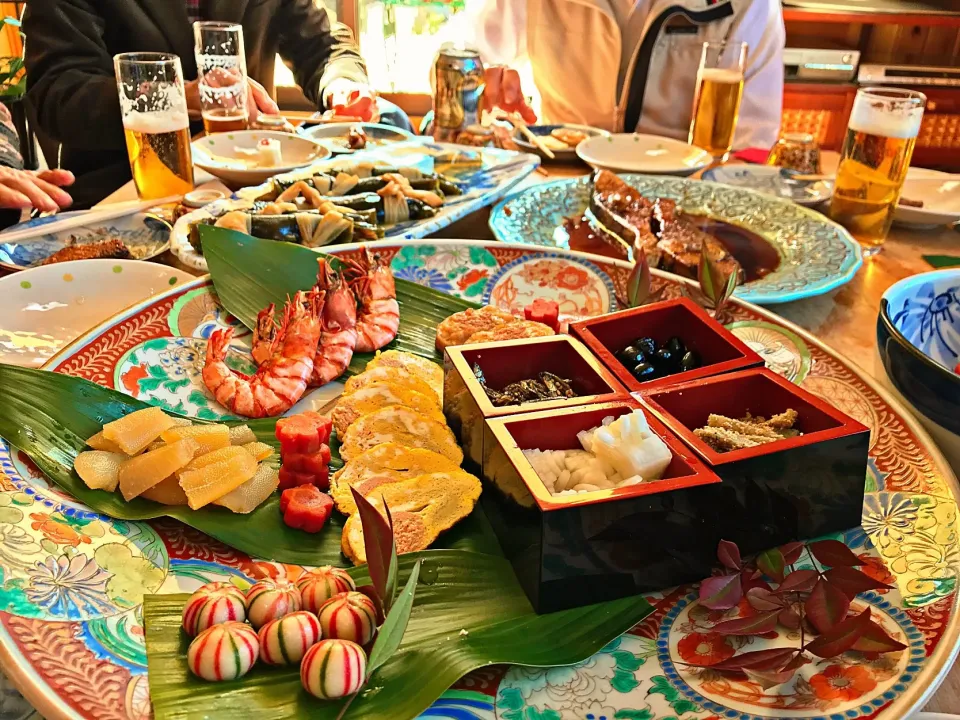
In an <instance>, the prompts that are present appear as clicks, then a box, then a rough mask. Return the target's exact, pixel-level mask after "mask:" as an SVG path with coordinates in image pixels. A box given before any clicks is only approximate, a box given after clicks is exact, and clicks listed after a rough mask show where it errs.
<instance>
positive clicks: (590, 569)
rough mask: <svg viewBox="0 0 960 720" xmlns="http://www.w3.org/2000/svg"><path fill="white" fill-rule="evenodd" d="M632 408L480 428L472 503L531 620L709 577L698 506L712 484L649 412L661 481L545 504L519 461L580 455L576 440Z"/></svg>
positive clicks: (715, 481) (706, 532)
mask: <svg viewBox="0 0 960 720" xmlns="http://www.w3.org/2000/svg"><path fill="white" fill-rule="evenodd" d="M638 407H640V406H639V404H638V403H637V402H636V401H635V400H633V399H627V400H621V401H616V402H610V403H601V404H596V405H589V406H582V407H575V408H565V409H558V410H547V411H541V412H536V413H526V414H522V415H511V416H506V417H499V418H492V419H489V420H487V423H486V435H487V438H486V440H485V441H484V451H485V454H484V458H483V481H484V492H483V494H482V495H481V502H482V503H483V504H484V509H485V511H486V515H487V517H488V518H489V520H490V523H491V525H492V526H493V528H494V531H495V532H496V534H497V537H498V538H499V540H500V544H501V546H502V548H503V550H504V553H505V554H506V556H507V557H508V558H509V559H510V561H511V562H512V564H513V567H514V570H515V572H516V574H517V577H518V578H519V580H520V584H521V585H522V586H523V588H524V590H525V591H526V593H527V595H528V597H529V598H530V602H531V603H532V604H533V606H534V608H535V609H536V610H537V612H552V611H555V610H561V609H565V608H570V607H577V606H581V605H588V604H592V603H595V602H601V601H605V600H611V599H615V598H620V597H626V596H629V595H635V594H637V593H640V592H644V591H647V590H653V589H656V588H662V587H668V586H670V585H673V584H677V583H680V582H686V581H691V580H696V579H699V578H701V577H703V576H705V575H706V574H709V569H710V566H711V563H712V562H713V558H714V550H715V548H716V538H715V534H716V533H715V529H714V528H711V527H709V526H708V525H706V524H704V523H703V522H702V521H701V519H700V517H699V511H698V506H699V504H700V502H701V500H700V497H701V492H702V491H703V490H705V489H707V488H709V487H716V486H719V484H720V479H719V478H718V477H717V475H716V474H714V473H713V472H712V471H710V470H709V469H708V468H707V467H706V466H705V464H704V463H703V462H702V461H701V460H700V459H699V458H698V457H697V456H696V454H695V453H693V452H691V451H690V449H689V448H687V447H686V446H685V445H684V444H683V443H682V442H680V441H679V440H678V439H677V438H676V437H675V436H673V434H672V433H671V432H670V431H669V430H668V429H667V428H666V427H665V426H664V425H663V424H662V423H661V422H660V421H659V420H657V418H656V417H654V416H653V415H652V414H651V413H649V412H647V413H646V414H647V419H648V422H649V424H650V429H651V430H652V431H653V432H654V433H655V434H657V435H658V436H660V437H661V438H662V439H663V440H664V441H665V442H666V444H667V446H668V447H669V448H670V450H671V452H672V453H673V460H672V461H671V463H670V465H669V466H668V467H667V470H666V471H665V473H664V477H663V479H662V480H655V481H649V482H645V483H640V484H638V485H632V486H627V487H622V488H616V489H610V490H597V491H591V492H585V493H578V494H575V495H559V496H555V495H552V494H551V493H550V492H549V491H548V490H547V488H546V487H545V486H544V484H543V482H542V481H541V480H540V478H539V476H538V475H537V473H536V471H535V470H534V469H533V467H532V466H531V465H530V463H529V462H528V461H527V459H526V457H525V456H524V455H523V452H522V451H523V450H525V449H526V450H529V449H540V450H567V449H580V443H579V441H578V439H577V433H578V432H580V431H581V430H589V429H591V428H595V427H597V426H599V425H601V424H602V422H603V419H604V418H606V417H608V416H614V417H619V416H621V415H624V414H626V413H628V412H631V411H632V410H634V409H636V408H638Z"/></svg>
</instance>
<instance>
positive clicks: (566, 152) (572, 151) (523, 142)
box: [513, 123, 610, 161]
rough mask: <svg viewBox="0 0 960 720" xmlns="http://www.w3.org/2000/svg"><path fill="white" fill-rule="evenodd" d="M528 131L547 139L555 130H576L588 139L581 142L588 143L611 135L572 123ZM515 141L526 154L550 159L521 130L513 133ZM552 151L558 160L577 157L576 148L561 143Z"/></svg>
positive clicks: (534, 127) (540, 126) (539, 126)
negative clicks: (590, 140) (592, 139)
mask: <svg viewBox="0 0 960 720" xmlns="http://www.w3.org/2000/svg"><path fill="white" fill-rule="evenodd" d="M527 129H528V130H529V131H530V132H532V133H533V134H534V135H536V136H537V137H547V136H549V135H550V133H552V132H553V131H554V130H575V131H576V132H580V133H583V134H584V135H586V136H587V137H586V138H585V139H584V140H582V141H581V142H586V140H589V139H590V138H592V137H607V136H608V135H610V133H609V132H607V131H606V130H601V129H600V128H595V127H591V126H590V125H574V124H571V123H556V124H555V125H528V126H527ZM513 140H514V142H515V143H517V145H518V146H519V147H520V148H521V149H523V150H524V151H525V152H529V153H533V154H535V155H539V156H540V157H541V158H543V159H545V160H546V159H549V158H547V156H546V155H545V154H544V153H543V152H542V151H541V150H540V148H538V147H537V146H536V145H534V144H533V143H532V142H530V140H529V139H528V138H527V136H526V135H524V134H523V131H521V130H520V128H517V129H516V130H514V132H513ZM549 147H550V150H552V151H553V154H554V155H555V156H556V158H557V160H564V161H567V160H573V159H574V158H576V157H577V148H576V146H570V145H561V144H560V142H559V141H558V142H557V147H553V145H550V146H549Z"/></svg>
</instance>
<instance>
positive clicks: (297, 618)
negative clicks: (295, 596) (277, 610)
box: [257, 610, 321, 665]
mask: <svg viewBox="0 0 960 720" xmlns="http://www.w3.org/2000/svg"><path fill="white" fill-rule="evenodd" d="M257 636H258V637H259V638H260V659H261V660H263V661H264V662H265V663H267V665H296V664H297V663H298V662H300V660H301V659H303V656H304V655H305V654H306V652H307V650H309V649H310V648H311V647H313V646H314V645H316V644H317V643H318V642H320V637H321V636H320V621H319V620H317V616H316V615H314V614H313V613H311V612H307V611H306V610H300V611H299V612H295V613H290V614H289V615H285V616H284V617H282V618H279V619H278V620H271V621H270V622H268V623H267V624H266V625H264V626H263V627H262V628H260V632H259V633H257Z"/></svg>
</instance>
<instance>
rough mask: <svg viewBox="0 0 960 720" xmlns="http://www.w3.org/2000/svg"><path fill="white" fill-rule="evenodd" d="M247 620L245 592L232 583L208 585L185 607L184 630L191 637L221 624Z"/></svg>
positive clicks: (191, 598) (194, 594) (192, 597)
mask: <svg viewBox="0 0 960 720" xmlns="http://www.w3.org/2000/svg"><path fill="white" fill-rule="evenodd" d="M246 619H247V601H246V598H244V596H243V591H242V590H241V589H240V588H238V587H237V586H236V585H231V584H230V583H225V582H213V583H207V584H206V585H204V586H203V587H201V588H200V589H198V590H197V591H196V592H194V593H193V595H191V596H190V599H189V600H187V604H186V605H184V606H183V629H184V631H185V632H186V633H187V635H190V636H191V637H192V636H194V635H197V634H199V633H201V632H203V631H204V630H206V629H207V628H210V627H213V626H214V625H219V624H220V623H225V622H231V621H233V622H243V621H244V620H246Z"/></svg>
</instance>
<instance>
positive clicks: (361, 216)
mask: <svg viewBox="0 0 960 720" xmlns="http://www.w3.org/2000/svg"><path fill="white" fill-rule="evenodd" d="M335 200H336V198H333V199H331V203H332V204H333V208H332V209H333V210H336V211H337V212H338V213H340V214H341V215H343V216H344V217H348V218H350V219H351V220H353V221H354V222H355V223H365V224H367V225H371V226H373V225H376V223H377V211H376V210H358V209H356V208H348V207H345V206H343V205H339V204H338V203H337V202H335ZM272 202H273V201H266V200H256V201H254V203H253V209H252V214H254V215H259V214H261V213H262V212H263V209H264V208H265V207H266V206H267V205H269V204H271V203H272ZM298 212H312V213H318V212H320V211H319V210H295V211H293V212H290V213H284V214H285V215H295V214H296V213H298Z"/></svg>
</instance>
